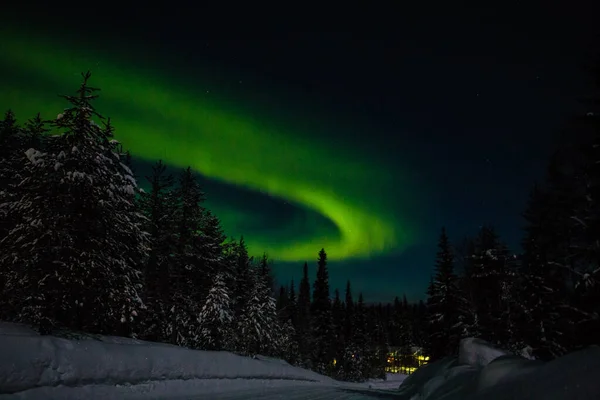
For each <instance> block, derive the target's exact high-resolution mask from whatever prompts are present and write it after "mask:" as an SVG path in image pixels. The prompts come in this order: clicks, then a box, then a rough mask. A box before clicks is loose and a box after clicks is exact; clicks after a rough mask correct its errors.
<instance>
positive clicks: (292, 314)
mask: <svg viewBox="0 0 600 400" xmlns="http://www.w3.org/2000/svg"><path fill="white" fill-rule="evenodd" d="M287 308H288V312H287V313H286V314H287V316H288V318H289V321H290V322H291V323H292V326H293V327H294V334H296V332H295V331H296V326H297V325H298V299H297V297H296V285H295V283H294V280H293V279H292V281H291V282H290V291H289V295H288V305H287ZM294 340H295V341H296V342H297V338H296V336H294ZM296 344H297V343H296Z"/></svg>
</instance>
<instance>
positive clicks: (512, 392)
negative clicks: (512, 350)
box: [0, 324, 600, 400]
mask: <svg viewBox="0 0 600 400" xmlns="http://www.w3.org/2000/svg"><path fill="white" fill-rule="evenodd" d="M598 377H600V348H598V347H591V348H589V349H586V350H585V351H580V352H578V353H573V354H570V355H567V356H565V357H563V358H561V359H558V360H555V361H553V362H550V363H547V364H543V363H540V362H535V361H531V360H527V359H524V358H521V357H515V356H510V355H506V354H505V353H504V352H502V351H500V350H497V349H494V348H493V347H492V346H490V345H488V344H486V343H485V342H483V341H481V340H477V339H465V340H463V342H462V343H461V348H460V353H459V357H458V358H456V359H450V358H449V359H445V360H441V361H439V362H436V363H433V364H430V365H428V366H425V367H423V368H421V369H419V370H418V371H417V372H416V373H414V374H413V375H411V376H409V377H404V376H390V378H394V379H396V380H391V379H390V380H388V381H371V382H367V383H365V384H350V383H342V382H337V381H334V380H332V379H330V378H327V377H325V376H322V375H319V374H316V373H314V372H311V371H307V370H303V369H301V368H296V367H292V366H290V365H289V364H287V363H286V362H285V361H281V360H277V359H271V358H266V357H258V358H257V359H253V358H247V357H240V356H237V355H234V354H231V353H227V352H208V351H194V350H188V349H183V348H179V347H176V346H170V345H164V344H156V343H149V342H143V341H139V340H133V339H127V338H117V337H100V336H91V335H87V336H86V335H81V336H80V337H79V338H78V339H75V340H67V339H63V338H57V337H48V336H39V335H37V334H36V333H35V332H34V331H32V330H30V329H29V328H27V327H25V326H22V325H16V324H0V399H5V398H6V399H47V400H51V399H64V400H69V399H72V400H75V399H77V400H79V399H82V400H83V399H85V400H94V399H109V398H112V399H182V400H183V399H192V400H193V399H207V398H209V399H215V400H218V399H230V400H242V399H243V400H246V399H266V400H274V399H285V400H301V399H305V400H319V399H337V400H350V399H353V400H361V399H362V400H366V399H375V398H378V399H399V400H459V399H460V400H509V399H514V400H521V399H522V400H526V399H527V400H528V399H544V400H553V399H555V400H559V399H560V400H563V399H564V400H571V399H574V400H588V399H589V400H592V399H599V398H600V379H598ZM398 387H399V388H398ZM392 388H393V389H394V390H391V389H392Z"/></svg>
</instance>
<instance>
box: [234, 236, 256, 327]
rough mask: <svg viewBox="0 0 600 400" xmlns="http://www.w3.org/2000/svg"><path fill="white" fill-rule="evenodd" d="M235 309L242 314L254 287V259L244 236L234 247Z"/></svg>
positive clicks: (238, 313)
mask: <svg viewBox="0 0 600 400" xmlns="http://www.w3.org/2000/svg"><path fill="white" fill-rule="evenodd" d="M233 256H234V259H233V262H234V267H233V277H234V282H233V298H232V300H233V309H234V315H235V316H240V315H241V314H242V311H243V309H244V307H245V305H246V303H247V301H248V300H249V296H250V293H251V289H252V279H253V277H252V270H251V263H252V260H251V258H250V257H249V255H248V248H247V247H246V243H245V242H244V237H243V236H242V237H241V238H240V240H239V242H238V243H236V244H235V246H234V248H233Z"/></svg>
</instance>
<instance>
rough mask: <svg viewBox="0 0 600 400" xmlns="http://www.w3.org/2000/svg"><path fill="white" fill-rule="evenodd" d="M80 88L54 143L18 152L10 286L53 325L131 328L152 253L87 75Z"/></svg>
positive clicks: (42, 326) (25, 311)
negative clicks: (143, 272)
mask: <svg viewBox="0 0 600 400" xmlns="http://www.w3.org/2000/svg"><path fill="white" fill-rule="evenodd" d="M83 78H84V79H83V82H82V84H81V86H80V88H79V90H78V91H77V95H76V96H64V97H65V98H66V99H67V100H68V101H69V102H70V104H71V107H70V108H67V109H66V110H65V111H64V112H63V113H61V114H59V116H58V117H57V120H56V121H54V122H53V123H52V125H53V126H54V127H55V128H56V129H58V130H59V131H61V134H60V135H58V136H55V137H52V140H51V141H50V142H49V146H48V148H47V149H48V150H47V151H46V152H45V153H42V152H40V151H38V150H36V149H33V148H31V149H29V150H27V151H26V152H25V154H23V155H22V158H21V161H22V163H23V166H22V168H23V175H22V177H23V179H22V181H21V183H20V184H19V187H20V190H21V193H20V199H15V200H13V201H11V202H10V203H9V205H8V211H9V213H14V215H16V217H17V219H18V221H19V222H18V225H17V226H16V227H15V228H14V229H13V230H12V231H11V232H10V233H9V235H8V236H7V237H6V238H5V239H4V240H3V241H2V243H1V250H0V264H2V268H7V269H9V270H10V271H11V273H10V275H9V278H8V282H7V285H6V286H7V290H6V293H7V294H9V295H10V296H12V298H13V299H15V300H14V301H15V305H16V306H18V307H17V308H18V309H19V310H20V312H19V315H18V319H19V320H22V321H26V322H29V323H33V324H35V325H36V326H37V327H38V329H39V330H40V332H42V333H48V332H50V331H51V329H52V327H53V326H63V327H66V328H72V329H77V330H86V331H90V332H101V333H111V334H127V333H129V332H130V324H131V323H132V322H133V321H134V319H135V316H136V315H137V313H138V312H139V311H140V309H141V308H142V307H143V303H142V301H141V299H140V296H139V293H140V290H141V288H142V284H141V283H142V282H141V277H140V272H139V270H138V268H139V265H140V263H141V262H144V261H145V257H146V256H147V252H148V248H147V245H148V239H147V234H146V233H145V232H144V231H143V230H142V227H141V224H142V217H141V215H139V214H138V213H137V211H136V208H135V193H136V189H135V188H136V182H135V180H134V179H133V177H132V176H131V173H130V171H129V169H128V168H126V167H125V166H124V164H123V163H122V160H121V159H120V156H119V154H117V153H116V152H115V151H114V149H115V147H116V145H117V142H116V141H114V140H113V139H112V138H113V129H112V126H111V125H110V120H108V121H106V122H105V123H104V127H103V128H102V127H100V126H99V125H98V124H97V123H96V122H95V121H94V120H93V118H98V119H100V120H102V119H103V118H102V117H101V116H100V115H99V114H97V113H96V111H95V110H94V107H93V105H92V101H93V100H94V99H95V98H96V97H97V95H95V94H94V92H95V91H96V90H97V89H94V88H91V87H89V86H88V79H89V78H90V73H89V72H88V73H86V74H83Z"/></svg>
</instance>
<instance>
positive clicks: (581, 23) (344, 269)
mask: <svg viewBox="0 0 600 400" xmlns="http://www.w3.org/2000/svg"><path fill="white" fill-rule="evenodd" d="M504 3H506V2H504ZM511 4H512V5H511ZM511 4H508V5H504V6H503V7H504V8H502V9H501V8H500V7H492V6H486V7H485V8H482V7H479V8H460V9H459V8H453V9H441V8H436V7H433V6H431V5H427V6H423V7H422V9H419V10H417V9H404V10H402V9H400V8H398V9H395V10H378V14H375V13H373V14H372V13H371V11H372V10H369V12H367V11H364V10H363V11H361V12H363V19H362V20H361V22H360V23H357V22H356V21H357V20H355V19H352V20H350V19H349V18H348V19H345V20H346V21H347V22H345V23H344V25H346V26H342V23H341V22H340V23H338V22H335V23H333V22H331V21H328V23H327V24H309V22H308V21H307V20H302V19H301V18H300V16H297V19H298V21H296V22H297V23H293V21H291V22H290V23H289V24H288V23H287V22H288V21H284V20H281V19H277V18H274V19H275V20H277V21H278V25H279V26H278V27H277V30H278V31H277V32H274V31H271V32H270V33H269V32H267V29H266V27H265V26H264V25H262V24H261V22H260V21H257V20H252V21H246V22H245V23H244V24H242V25H240V24H237V21H236V23H234V22H233V21H230V22H229V24H224V23H223V24H221V23H220V22H219V21H221V20H220V19H219V18H217V17H216V16H215V17H214V18H212V16H211V14H206V13H204V14H203V13H202V12H200V11H195V10H190V9H189V8H185V7H181V9H179V11H172V10H167V11H165V10H152V9H150V8H139V7H137V8H133V7H132V8H128V7H127V6H122V7H120V8H119V9H115V10H113V11H112V12H111V13H107V14H106V15H104V14H103V13H99V14H95V15H99V16H98V17H91V18H92V19H91V20H90V21H88V22H86V23H85V24H84V25H85V26H86V31H85V32H81V31H78V30H77V29H76V27H77V26H80V24H78V23H74V21H76V20H77V18H80V16H79V14H78V11H77V10H70V11H69V10H60V12H58V11H59V10H57V9H56V5H55V4H51V5H48V6H46V9H37V10H36V11H34V12H33V13H32V12H28V13H27V14H25V13H24V12H23V10H18V9H14V10H10V9H9V10H7V11H6V15H7V16H8V19H7V20H8V21H13V23H12V25H11V26H4V27H3V28H0V29H1V30H0V33H1V34H2V36H0V37H1V38H2V39H0V45H2V46H3V47H4V46H5V47H4V49H3V50H2V54H3V55H2V56H1V57H0V72H2V78H1V79H0V81H1V83H2V85H3V86H4V88H5V89H4V90H3V91H2V92H1V96H2V97H0V106H2V107H3V108H4V109H6V108H8V107H12V108H14V109H15V111H16V112H17V113H18V114H17V116H20V117H21V118H28V117H29V113H31V112H33V109H32V107H33V105H32V104H30V103H31V102H28V101H26V100H24V99H25V98H27V96H30V95H31V94H35V95H36V96H38V97H39V96H42V97H39V99H40V100H39V101H40V102H41V103H40V104H44V105H43V106H40V107H46V108H44V109H42V110H40V111H46V110H48V113H53V112H56V113H57V112H60V108H58V109H57V108H55V107H54V104H56V100H55V99H54V97H52V98H51V100H52V102H54V103H53V106H52V107H49V106H47V105H45V103H44V99H45V98H50V97H51V96H52V95H53V94H54V93H58V92H64V91H67V90H70V89H71V88H73V89H74V88H75V87H76V85H77V83H78V81H77V77H76V76H74V73H73V71H75V70H74V69H72V68H75V67H79V66H83V65H87V64H90V65H92V66H96V68H95V69H94V68H92V73H93V74H94V76H97V77H98V83H96V84H97V85H98V86H100V87H102V88H103V89H104V91H105V92H106V95H107V96H108V94H109V92H110V90H111V89H110V88H111V87H114V88H115V92H113V93H115V95H116V89H119V88H122V87H123V85H129V84H131V86H132V87H136V88H137V87H143V88H145V89H144V90H150V89H148V88H156V93H159V95H156V93H154V92H153V93H154V94H144V93H146V92H144V93H139V91H138V94H133V95H131V96H130V97H126V96H122V97H121V98H120V99H118V100H115V101H113V102H112V103H111V102H110V101H108V100H107V102H106V107H104V110H106V111H104V110H103V109H102V107H100V106H99V107H100V108H101V109H100V111H101V112H103V113H104V114H107V115H110V116H112V117H113V122H114V125H115V126H116V128H117V137H119V134H120V132H122V134H123V135H124V136H123V139H122V140H123V142H124V143H126V144H128V145H129V147H130V148H131V150H132V152H133V154H134V156H136V161H137V163H138V171H139V172H140V175H142V174H143V173H144V172H145V171H146V170H147V168H148V166H149V164H150V163H151V162H152V160H155V159H156V158H157V156H158V157H163V158H165V159H166V160H167V163H171V164H177V163H180V164H181V166H184V165H188V164H190V165H192V167H194V168H195V169H196V170H197V171H199V172H200V173H201V174H203V175H205V178H203V184H204V187H205V189H206V192H207V195H208V197H209V207H211V208H214V209H215V211H216V213H217V214H218V215H219V216H220V217H222V219H223V222H224V225H225V228H226V230H227V232H228V233H229V234H231V235H236V236H237V235H240V234H244V235H245V236H246V237H247V238H248V241H249V242H250V243H251V245H252V250H253V251H254V252H256V253H260V252H261V251H262V249H263V248H267V249H271V250H270V253H272V254H273V255H274V257H275V258H277V255H285V256H281V257H282V258H286V259H287V260H288V261H286V262H282V261H279V262H276V273H277V275H278V278H280V279H282V280H288V279H290V278H292V277H295V278H296V279H298V278H299V274H300V272H301V265H302V262H303V261H304V260H307V261H309V262H311V267H312V269H313V274H314V270H315V269H316V266H315V264H316V263H315V262H314V261H313V260H316V257H317V252H318V250H319V249H320V248H321V247H322V246H326V245H327V244H329V243H336V242H339V241H340V239H339V229H338V228H337V227H336V223H334V222H332V221H331V215H333V214H330V213H331V212H333V213H337V212H338V211H339V214H336V215H339V217H340V218H341V219H343V220H351V221H353V222H356V224H350V225H348V226H346V227H345V228H344V229H348V230H349V229H351V228H357V230H358V229H360V228H361V227H364V226H365V221H364V220H363V219H362V217H360V218H359V213H362V212H364V213H365V215H374V216H376V217H377V218H380V219H381V221H380V222H376V223H375V224H373V225H377V224H381V226H382V228H381V229H373V230H372V232H369V231H368V229H367V230H365V231H363V232H359V233H357V232H356V231H352V234H350V236H351V239H352V240H351V241H352V243H351V244H350V245H349V247H348V248H344V247H343V246H341V247H340V248H339V249H338V248H337V247H336V246H335V245H334V244H332V245H331V248H332V250H330V255H331V256H332V259H333V261H332V262H331V269H330V276H331V282H332V286H333V287H339V288H343V286H344V282H345V281H346V279H350V280H351V281H352V282H353V284H354V287H355V290H357V291H358V290H361V291H363V292H364V294H365V297H366V299H367V301H389V300H391V299H392V298H393V296H394V295H401V294H402V293H406V294H407V296H408V297H409V299H419V298H422V297H423V296H424V291H425V287H426V285H427V282H428V279H429V275H430V273H431V271H432V268H433V261H434V260H433V259H434V255H435V246H436V240H437V235H438V234H439V229H440V228H441V226H443V225H444V226H446V228H447V229H448V232H449V234H450V236H451V237H452V238H453V239H454V240H459V239H460V238H462V237H463V236H465V235H474V234H475V233H476V232H477V229H478V227H479V226H481V225H482V224H484V223H491V224H493V225H494V226H495V227H496V228H497V231H498V232H499V233H500V235H501V236H502V238H503V239H504V240H506V241H507V242H508V243H509V245H510V246H511V247H512V248H513V250H515V251H518V250H519V248H518V243H519V240H520V226H521V219H520V213H521V212H522V211H523V208H524V205H525V202H526V199H527V195H528V191H529V189H530V188H531V186H532V184H533V183H534V181H535V180H536V179H540V178H541V176H542V175H543V170H544V168H545V164H546V161H547V158H548V156H549V154H550V153H551V151H552V150H553V149H554V148H555V146H556V138H557V136H558V133H559V130H560V128H561V126H562V124H563V123H564V121H565V119H566V118H567V117H568V116H569V114H570V113H572V112H573V111H574V110H575V109H576V106H577V103H576V97H577V95H579V94H580V93H582V91H583V89H584V87H585V84H586V81H585V74H584V72H583V70H582V65H583V64H584V63H585V62H586V61H587V60H586V50H587V49H589V46H590V43H591V39H592V37H591V27H592V24H591V16H592V14H593V12H592V10H591V8H589V7H590V5H591V2H590V3H589V4H587V5H586V4H584V3H581V4H578V6H577V7H575V6H570V8H569V9H565V8H564V7H559V6H556V5H551V4H547V3H542V2H536V3H535V4H534V3H533V2H530V3H528V5H520V4H517V3H515V2H513V3H511ZM565 4H566V3H565ZM570 4H572V3H570ZM101 6H102V5H101V4H100V7H101ZM356 11H357V10H347V12H348V15H353V16H354V15H355V12H356ZM339 12H340V13H342V11H341V10H340V11H339ZM341 15H345V14H343V13H342V14H341ZM107 19H110V21H111V22H110V24H107V23H106V21H107ZM341 19H343V18H342V17H340V20H341ZM15 21H19V23H15ZM48 21H51V22H48ZM300 23H302V24H304V25H305V26H301V25H300ZM309 25H310V26H309ZM318 25H322V26H318ZM243 27H245V28H246V29H243ZM270 27H273V26H270ZM259 28H260V30H261V32H259ZM284 28H287V29H284ZM294 29H297V31H296V32H294V33H292V32H291V31H292V30H294ZM307 31H308V32H310V33H306V32H307ZM325 31H327V32H329V33H322V32H325ZM300 32H304V33H300ZM42 42H43V43H42ZM48 43H53V45H54V46H56V47H51V46H49V45H48ZM36 46H38V47H36ZM39 46H42V47H43V48H44V49H46V50H48V49H52V50H51V52H52V55H51V56H48V57H42V55H41V54H40V53H39V52H37V53H36V54H34V55H31V54H33V53H34V52H36V51H37V50H36V49H39V48H40V47H39ZM55 48H56V50H57V51H56V52H54V49H55ZM7 49H8V50H7ZM26 53H28V54H26ZM38 55H39V60H40V63H39V65H35V66H32V65H30V64H31V63H32V62H33V60H35V56H38ZM71 56H72V57H73V60H70V64H69V65H68V66H65V64H62V63H61V62H62V60H64V58H65V57H66V58H69V59H70V57H71ZM61 57H62V59H61ZM78 57H80V58H81V59H83V60H84V61H80V58H78ZM46 61H47V62H46ZM27 63H29V64H27ZM86 63H87V64H86ZM26 64H27V65H26ZM106 65H109V66H111V67H114V68H113V69H110V73H109V72H108V71H109V69H108V67H105V66H106ZM82 69H83V67H82ZM47 71H52V73H47ZM115 71H116V72H115ZM59 73H63V76H61V75H59ZM126 73H134V74H139V76H140V80H139V82H137V81H136V82H135V83H131V81H130V80H127V79H126V78H125V76H126V75H125V74H126ZM32 74H33V77H32ZM103 74H105V75H104V76H103ZM121 74H122V75H121ZM109 75H110V76H109ZM55 76H56V78H55ZM165 88H166V89H165ZM42 89H43V91H42ZM124 92H126V91H124ZM167 92H168V93H183V92H185V93H186V94H193V96H192V97H193V98H197V97H194V96H199V94H197V93H202V95H203V96H205V97H203V99H202V102H203V103H201V104H210V105H211V107H214V108H216V109H220V110H226V111H227V113H225V114H223V115H224V116H223V117H222V119H223V121H225V120H227V121H228V122H227V123H225V122H223V123H222V124H221V125H219V122H218V121H220V119H219V118H221V117H219V118H217V117H214V118H213V115H214V114H211V113H210V112H207V115H206V116H204V119H203V120H202V121H199V120H198V121H199V122H197V125H195V126H197V127H200V128H202V127H204V128H206V130H211V127H213V125H214V126H215V127H220V128H218V129H217V128H215V129H214V131H215V132H218V131H219V129H223V132H224V133H223V136H219V138H215V134H212V133H211V134H212V135H213V136H210V138H209V139H206V138H207V137H209V136H207V135H209V134H208V133H206V132H204V133H202V134H198V135H200V139H198V144H196V142H195V141H194V140H192V139H189V138H190V137H191V135H192V134H195V133H189V132H188V133H186V134H178V133H177V132H175V131H176V130H177V129H178V128H174V129H173V131H168V132H167V129H165V130H164V131H163V136H162V138H161V139H160V140H158V139H156V138H153V139H150V137H149V136H144V134H143V128H140V127H141V126H143V125H144V123H145V124H150V123H151V122H146V121H150V117H148V115H149V113H150V110H148V109H144V104H145V103H144V102H143V101H141V97H140V98H136V96H145V99H148V102H150V101H151V100H155V102H156V104H159V103H160V101H163V102H165V104H167V102H168V104H169V106H172V107H173V108H175V111H173V113H172V114H169V112H170V111H169V112H167V111H165V115H166V114H169V115H166V116H171V115H172V116H174V118H178V111H177V110H179V112H180V113H181V115H182V116H184V117H185V118H189V119H190V121H191V120H192V119H193V118H192V117H196V116H197V115H196V114H197V113H195V112H193V111H189V110H187V109H186V110H183V108H181V107H180V108H177V107H176V104H178V103H177V101H176V99H175V100H172V99H171V98H170V97H169V100H167V97H166V96H162V95H160V93H167ZM44 96H46V97H44ZM48 96H50V97H48ZM152 96H155V97H157V98H156V99H155V98H154V97H152ZM190 96H191V95H190ZM209 96H214V97H215V98H216V99H217V100H215V101H214V102H213V100H210V98H209ZM186 99H187V100H186V101H187V102H188V104H189V102H191V100H189V98H186ZM148 104H150V103H148ZM181 104H183V103H181ZM136 107H137V108H136ZM134 108H135V110H136V111H135V112H126V111H124V110H129V109H132V110H133V109H134ZM169 110H170V109H169ZM119 113H122V114H123V115H125V116H126V118H125V117H121V118H119ZM159 113H160V112H159ZM21 114H22V115H21ZM49 115H50V114H49ZM238 115H243V116H244V118H246V119H247V120H251V121H252V123H251V124H252V126H255V127H257V131H260V132H263V131H264V132H268V134H265V135H263V136H261V138H262V139H261V141H260V142H259V141H258V139H256V137H255V136H252V138H251V139H250V138H249V137H245V138H244V137H243V136H242V135H243V134H244V132H245V131H244V129H238V131H236V132H237V133H236V134H237V135H240V136H235V135H234V134H233V133H232V134H229V133H228V132H230V131H234V130H236V127H235V126H234V125H231V124H230V121H231V120H236V118H237V116H238ZM182 118H183V117H182ZM198 118H200V117H198ZM211 118H213V119H214V121H217V122H214V121H213V120H212V119H211ZM125 119H126V120H127V122H125ZM120 121H121V122H120ZM130 121H131V122H130ZM134 121H136V122H134ZM140 121H142V122H140ZM186 121H187V120H186ZM207 121H208V122H207ZM210 121H213V122H210ZM228 124H229V125H228ZM226 125H227V126H226ZM230 125H231V126H230ZM119 129H120V130H119ZM181 129H183V128H181ZM261 129H262V130H261ZM126 131H129V132H134V131H135V132H136V133H135V134H133V133H130V134H129V136H126V135H127V133H126ZM203 135H204V136H203ZM259 136H260V135H259ZM175 137H177V140H182V143H183V145H182V146H183V147H185V143H186V142H185V140H186V138H188V139H187V140H190V142H189V147H190V148H194V149H195V148H198V152H199V153H197V154H204V155H205V156H204V159H206V154H211V155H212V156H211V157H212V158H211V162H210V163H209V162H200V161H196V160H195V158H194V157H191V158H190V152H185V154H184V152H183V151H182V150H181V147H180V148H178V150H175V149H171V148H168V147H166V146H167V144H165V143H168V142H169V141H171V140H172V139H173V138H175ZM195 137H197V136H195ZM265 137H266V138H269V140H268V141H267V140H264V138H265ZM221 138H222V139H221ZM236 138H237V139H236ZM173 140H174V139H173ZM145 142H147V143H149V144H145ZM142 143H144V145H142ZM294 143H300V144H299V145H298V146H300V147H301V146H305V147H302V149H304V148H307V149H308V150H307V151H304V150H297V149H298V148H300V147H296V145H295V144H294ZM150 144H151V145H150ZM163 147H164V148H163ZM224 148H230V149H231V148H233V149H234V150H227V149H225V150H224ZM136 149H138V151H137V152H136ZM310 149H315V150H314V152H313V151H311V150H310ZM243 152H246V153H248V152H251V153H252V154H251V156H248V155H247V154H246V156H242V155H238V154H241V153H243ZM227 154H230V157H227V156H226V155H227ZM209 158H210V157H209ZM237 160H240V161H239V165H240V167H239V168H238V169H237V170H235V169H232V168H225V167H224V165H225V164H228V165H231V164H235V163H236V162H237ZM253 160H254V161H253ZM265 160H276V162H275V161H265ZM263 164H264V165H263ZM259 165H260V167H258V166H259ZM178 166H179V165H178ZM255 166H257V167H256V174H257V175H256V176H260V174H262V173H264V174H265V175H269V174H271V173H272V175H273V180H272V182H271V181H270V180H269V179H265V181H269V182H270V183H269V184H261V182H260V180H259V179H255V178H250V177H248V176H245V172H246V171H248V170H252V169H253V168H254V167H255ZM263 168H264V169H263ZM275 170H276V171H275ZM265 171H267V172H265ZM277 171H281V172H280V173H279V172H277ZM242 172H243V173H242ZM277 173H278V174H279V175H277ZM275 175H277V176H275ZM269 176H270V175H269ZM324 176H325V178H324ZM286 179H287V181H286ZM296 183H298V185H296ZM300 183H301V185H300ZM300 186H301V187H302V189H298V190H295V189H293V188H294V187H300ZM313 189H314V191H315V192H316V191H319V195H318V196H317V195H315V196H314V198H312V197H311V195H309V194H307V193H308V192H311V193H312V191H313ZM321 191H322V192H323V193H324V194H323V195H321ZM305 194H306V196H305ZM325 197H326V198H327V199H328V200H327V201H325V200H323V203H321V202H320V200H321V199H323V198H325ZM330 199H335V200H336V201H339V202H340V204H341V206H339V205H337V206H335V207H333V206H331V204H332V202H331V201H330ZM321 204H322V205H323V208H320V205H321ZM336 204H337V203H336ZM348 204H349V205H351V206H352V207H348V208H344V207H345V206H346V205H348ZM359 220H360V221H359ZM357 221H358V222H357ZM359 222H360V223H359ZM367 225H368V223H367ZM386 232H396V233H398V232H402V233H401V234H398V235H397V236H398V237H397V238H395V239H388V240H387V241H385V240H383V239H382V238H381V237H380V236H379V235H385V234H386ZM253 238H254V241H253ZM384 242H385V243H384ZM305 245H306V246H307V248H314V251H313V253H314V255H311V254H310V251H309V252H308V254H307V251H306V250H304V247H303V246H305ZM311 246H312V247H311ZM327 249H328V247H327V246H326V250H327ZM311 251H312V250H311ZM294 260H295V261H294ZM276 261H277V260H276Z"/></svg>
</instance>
